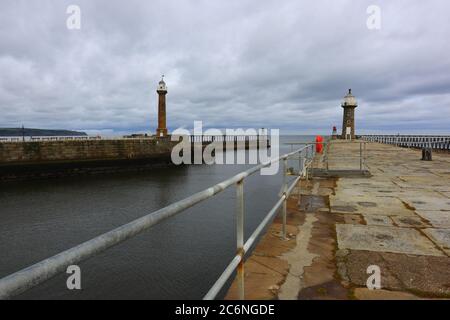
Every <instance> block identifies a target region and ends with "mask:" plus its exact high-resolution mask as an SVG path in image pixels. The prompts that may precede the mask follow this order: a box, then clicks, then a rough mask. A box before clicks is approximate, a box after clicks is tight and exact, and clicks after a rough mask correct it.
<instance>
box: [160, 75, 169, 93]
mask: <svg viewBox="0 0 450 320" xmlns="http://www.w3.org/2000/svg"><path fill="white" fill-rule="evenodd" d="M158 91H167V86H166V83H165V82H164V76H163V78H162V79H161V81H159V83H158Z"/></svg>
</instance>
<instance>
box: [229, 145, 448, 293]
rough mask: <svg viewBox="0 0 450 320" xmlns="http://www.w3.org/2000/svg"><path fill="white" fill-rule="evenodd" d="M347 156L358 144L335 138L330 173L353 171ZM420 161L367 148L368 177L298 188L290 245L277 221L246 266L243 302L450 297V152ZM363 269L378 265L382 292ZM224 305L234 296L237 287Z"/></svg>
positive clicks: (315, 181) (291, 208)
mask: <svg viewBox="0 0 450 320" xmlns="http://www.w3.org/2000/svg"><path fill="white" fill-rule="evenodd" d="M344 154H345V155H355V156H356V155H357V154H359V145H358V144H355V143H348V142H345V141H337V140H336V141H332V143H331V145H330V149H329V153H328V156H329V159H330V161H329V169H330V170H333V169H334V170H336V171H335V172H339V170H342V171H345V170H352V169H353V168H355V166H356V167H357V166H359V164H358V161H359V160H357V157H355V158H354V160H351V159H348V158H343V157H341V155H344ZM420 159H421V152H420V150H413V149H405V148H399V147H395V146H392V145H384V144H378V143H369V144H367V146H366V166H367V169H368V171H369V172H370V175H361V176H357V175H348V176H346V175H345V174H339V175H336V176H332V175H330V176H325V177H324V176H321V177H313V178H312V179H311V180H309V181H305V180H303V181H300V183H299V185H298V186H297V188H296V189H295V190H294V192H293V193H292V194H291V196H290V198H289V201H288V233H289V239H288V240H287V241H286V240H281V239H280V237H279V232H280V230H281V224H280V219H279V218H276V219H275V220H274V222H273V224H272V225H271V226H270V227H269V228H268V230H267V232H266V234H265V235H264V236H263V237H262V239H261V241H260V242H259V244H258V245H257V247H256V248H255V250H254V251H253V253H252V255H251V256H250V257H249V258H248V260H247V263H246V268H245V281H246V282H245V289H246V292H245V295H246V299H429V298H450V155H449V154H434V155H433V161H421V160H420ZM321 160H322V159H320V158H317V159H316V161H315V167H316V168H317V169H323V168H324V163H323V162H322V161H321ZM352 161H353V162H352ZM369 266H376V267H379V270H380V272H381V283H380V284H381V289H379V290H369V289H368V288H367V280H368V278H369V276H371V274H368V267H369ZM226 298H227V299H233V298H237V292H236V286H235V283H233V285H232V286H231V288H230V290H229V291H228V294H227V296H226Z"/></svg>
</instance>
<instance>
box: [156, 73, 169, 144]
mask: <svg viewBox="0 0 450 320" xmlns="http://www.w3.org/2000/svg"><path fill="white" fill-rule="evenodd" d="M156 92H157V93H158V129H156V136H157V137H165V136H167V127H166V94H167V86H166V83H165V82H164V76H162V78H161V81H160V82H159V84H158V88H157V89H156Z"/></svg>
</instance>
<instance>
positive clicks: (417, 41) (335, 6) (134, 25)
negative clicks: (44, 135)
mask: <svg viewBox="0 0 450 320" xmlns="http://www.w3.org/2000/svg"><path fill="white" fill-rule="evenodd" d="M71 4H75V5H78V6H79V7H80V8H81V29H80V30H69V29H68V28H67V26H66V20H67V18H68V17H69V14H67V13H66V9H67V7H68V5H71ZM369 5H378V6H379V7H380V9H381V29H380V30H370V29H368V27H367V25H366V22H367V19H368V18H369V16H370V14H368V13H367V12H366V10H367V8H368V6H369ZM449 15H450V2H449V1H448V0H430V1H419V0H415V1H413V0H404V1H402V0H389V1H382V0H378V1H376V0H371V1H363V0H327V1H325V0H314V1H312V0H311V1H303V0H289V1H283V0H276V1H271V0H264V1H261V0H255V1H253V0H248V1H247V0H236V1H234V0H232V1H230V0H227V1H219V0H217V1H214V0H205V1H201V0H195V1H194V0H192V1H184V0H165V1H156V0H139V1H138V0H127V1H125V0H122V1H118V0H116V1H112V0H108V1H100V0H86V1H81V0H71V1H44V0H35V1H28V0H27V1H18V0H1V2H0V127H19V126H21V125H22V124H24V125H25V126H26V127H32V128H55V129H56V128H60V129H78V130H87V131H88V132H89V133H95V132H102V133H107V134H120V133H125V132H144V131H148V132H154V130H155V127H156V124H157V119H156V116H157V94H156V86H157V83H158V81H159V80H160V76H161V74H165V80H166V83H167V86H168V89H169V93H168V96H167V112H168V117H167V118H168V126H169V128H170V129H172V130H173V129H175V128H178V127H186V128H192V127H193V121H194V120H202V121H203V122H204V126H206V127H217V128H225V127H244V128H246V127H253V128H260V127H266V128H267V127H268V128H280V129H281V130H282V132H283V133H330V131H331V128H332V126H333V125H336V126H338V127H340V126H341V122H342V108H341V107H340V102H341V99H342V97H343V96H344V95H345V94H346V92H347V90H348V88H352V89H353V93H354V94H355V96H356V97H357V99H358V102H359V107H358V108H357V109H356V130H357V133H370V132H385V133H397V132H400V133H406V132H409V133H450V120H449V119H450V41H449V39H450V18H449Z"/></svg>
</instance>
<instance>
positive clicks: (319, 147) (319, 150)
mask: <svg viewBox="0 0 450 320" xmlns="http://www.w3.org/2000/svg"><path fill="white" fill-rule="evenodd" d="M322 142H323V138H322V136H316V152H317V153H322V149H323V144H322Z"/></svg>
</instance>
